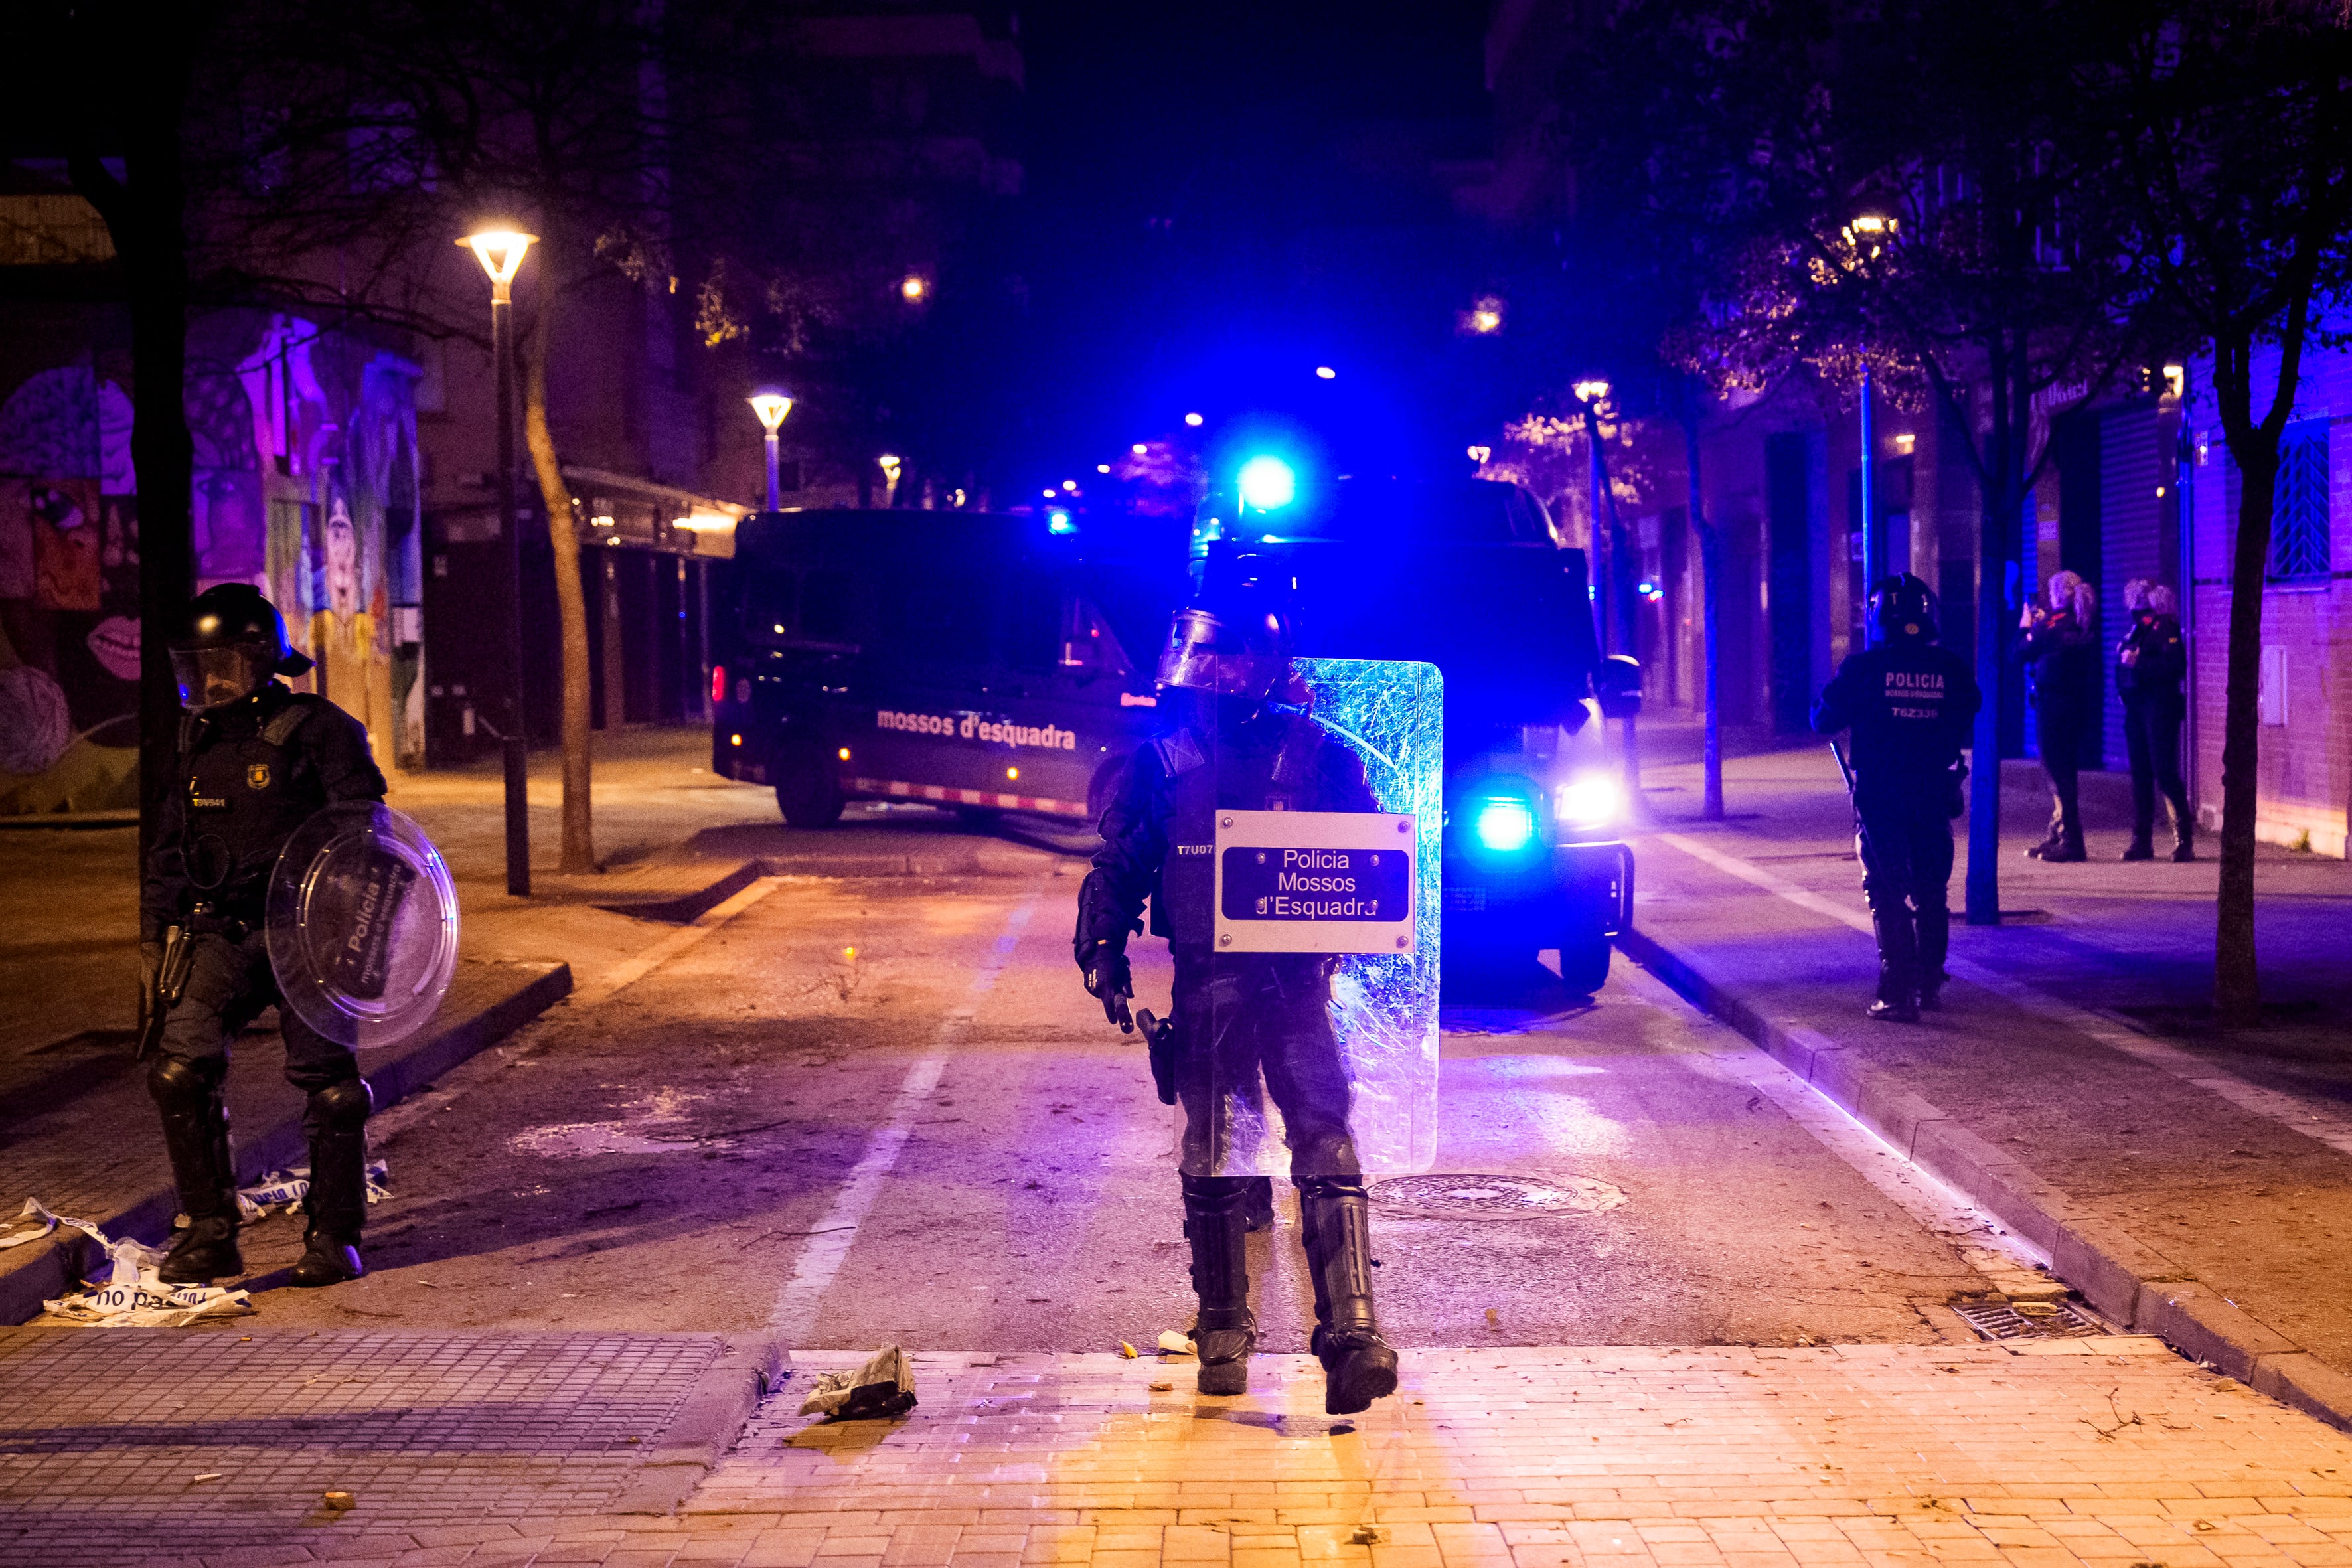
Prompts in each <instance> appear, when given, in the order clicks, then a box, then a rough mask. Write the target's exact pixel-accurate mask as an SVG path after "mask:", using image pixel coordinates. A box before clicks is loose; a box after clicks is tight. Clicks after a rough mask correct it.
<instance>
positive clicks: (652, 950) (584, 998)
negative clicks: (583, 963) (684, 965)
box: [572, 877, 784, 1007]
mask: <svg viewBox="0 0 2352 1568" xmlns="http://www.w3.org/2000/svg"><path fill="white" fill-rule="evenodd" d="M783 885H784V879H782V877H762V878H761V879H759V880H758V881H756V882H753V883H752V884H751V886H750V887H748V888H745V889H743V890H742V891H741V892H739V893H737V894H736V895H735V896H734V897H733V898H730V899H729V900H727V901H726V902H724V903H721V904H718V905H714V906H713V907H712V908H710V909H708V910H703V911H702V913H700V914H699V915H697V916H696V917H695V918H694V922H693V923H692V924H691V925H684V926H680V927H679V928H678V929H677V930H676V931H672V932H670V933H669V934H668V935H667V936H666V937H664V938H662V939H661V940H660V941H659V942H655V943H654V944H653V945H652V946H651V947H648V948H646V950H645V951H644V952H641V953H639V954H637V956H636V957H635V958H632V959H629V960H627V961H626V962H625V963H618V964H615V965H614V966H613V967H612V968H611V969H609V970H607V971H605V972H604V975H603V976H602V977H601V978H599V979H596V980H593V981H591V982H590V983H589V984H586V985H583V986H582V987H581V988H580V989H579V990H577V991H574V992H573V993H572V1005H573V1006H575V1007H593V1006H594V1005H596V1004H597V1003H599V1002H602V1001H604V1000H606V999H607V998H609V997H610V996H611V995H612V994H614V992H616V991H621V990H625V989H626V988H627V987H629V986H631V985H634V984H636V983H637V982H638V981H640V980H643V979H644V978H645V977H646V975H648V974H650V973H653V972H654V971H655V970H656V969H659V968H660V967H661V966H662V965H663V964H665V963H668V962H669V961H670V960H671V959H673V958H676V957H677V955H678V954H679V953H681V952H686V951H687V950H688V948H690V947H693V946H694V945H695V944H697V943H698V942H701V941H702V940H703V939H704V938H705V937H708V936H709V934H710V933H711V932H712V931H717V930H718V929H719V927H720V926H723V925H725V924H726V923H727V922H728V921H731V920H733V919H734V918H735V917H736V916H737V915H740V914H741V913H742V912H743V911H744V910H748V909H750V908H751V906H752V905H753V904H756V903H758V902H759V901H760V900H761V899H764V898H766V897H767V896H768V895H769V894H770V893H772V892H774V891H775V890H776V889H778V888H781V887H782V886H783Z"/></svg>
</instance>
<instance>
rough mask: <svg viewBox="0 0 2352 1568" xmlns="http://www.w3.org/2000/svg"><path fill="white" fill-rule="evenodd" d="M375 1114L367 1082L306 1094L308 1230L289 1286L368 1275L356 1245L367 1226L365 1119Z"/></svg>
mask: <svg viewBox="0 0 2352 1568" xmlns="http://www.w3.org/2000/svg"><path fill="white" fill-rule="evenodd" d="M374 1109H375V1096H374V1095H373V1094H372V1093H371V1092H369V1089H368V1086H367V1079H361V1078H354V1079H345V1080H344V1081H343V1082H341V1083H336V1084H330V1085H328V1086H327V1087H326V1088H325V1089H313V1090H311V1092H310V1105H309V1107H308V1108H307V1109H306V1110H304V1111H303V1113H302V1131H305V1132H307V1133H309V1134H310V1195H309V1196H308V1197H306V1198H304V1199H303V1200H302V1207H303V1210H304V1212H305V1213H307V1214H308V1215H310V1228H309V1229H308V1230H307V1231H305V1232H304V1233H303V1237H302V1242H303V1246H302V1261H301V1262H299V1263H297V1264H296V1265H295V1266H294V1272H293V1273H292V1274H291V1275H289V1277H288V1278H287V1281H286V1282H287V1283H288V1284H289V1285H300V1286H305V1287H309V1286H316V1285H340V1284H341V1283H342V1282H343V1281H344V1280H346V1279H358V1278H359V1277H360V1276H361V1275H362V1274H364V1273H366V1272H367V1265H366V1264H364V1263H362V1262H361V1261H360V1247H359V1242H360V1232H361V1231H362V1229H363V1228H365V1226H366V1225H367V1119H368V1113H369V1112H371V1111H373V1110H374Z"/></svg>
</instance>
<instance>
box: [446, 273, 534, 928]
mask: <svg viewBox="0 0 2352 1568" xmlns="http://www.w3.org/2000/svg"><path fill="white" fill-rule="evenodd" d="M537 238H538V236H537V235H530V234H521V233H518V232H516V231H515V230H513V229H504V228H496V229H485V230H483V231H482V232H480V233H478V234H471V235H467V237H465V238H463V239H461V240H459V241H458V242H457V243H458V244H459V245H461V246H464V247H467V249H469V250H471V251H472V252H473V253H474V255H475V257H476V258H478V259H479V260H480V262H481V264H482V270H483V271H485V272H487V273H488V274H489V275H490V361H491V363H492V365H493V367H494V375H495V379H496V381H497V384H498V405H499V413H498V419H499V443H498V446H499V456H498V462H499V527H500V528H501V529H503V530H505V531H506V536H507V562H508V567H509V571H510V572H512V574H513V575H514V584H513V589H514V606H513V615H512V617H511V624H510V625H509V627H508V639H507V668H508V678H507V679H508V685H507V694H508V695H507V730H506V733H505V735H504V736H502V737H501V739H502V740H503V741H504V742H505V760H506V815H507V891H508V893H509V894H510V895H511V896H513V897H515V898H518V899H527V898H529V897H530V787H529V786H530V741H529V740H528V738H527V736H526V731H525V729H524V721H523V691H522V654H523V648H522V527H521V525H520V523H519V522H518V521H516V519H515V495H514V468H515V459H514V374H513V367H512V364H511V363H510V362H511V361H512V360H513V358H514V353H513V347H514V340H513V331H514V327H513V323H512V321H510V320H509V318H510V317H511V316H512V314H513V311H514V292H513V285H514V278H515V273H516V271H517V270H518V269H519V268H520V267H521V266H522V258H523V253H524V252H526V251H528V250H529V249H530V247H531V245H532V243H533V242H534V241H535V240H536V239H537Z"/></svg>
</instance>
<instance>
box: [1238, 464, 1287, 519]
mask: <svg viewBox="0 0 2352 1568" xmlns="http://www.w3.org/2000/svg"><path fill="white" fill-rule="evenodd" d="M1241 490H1242V499H1243V500H1245V501H1247V502H1249V504H1250V505H1252V506H1254V507H1255V508H1257V509H1258V510H1260V511H1272V510H1275V509H1276V507H1285V506H1288V505H1289V504H1290V502H1291V498H1293V497H1294V496H1296V495H1297V494H1298V476H1297V475H1296V474H1294V473H1292V472H1291V471H1290V465H1289V464H1288V463H1286V462H1284V461H1283V460H1282V459H1281V458H1275V457H1258V458H1251V459H1250V460H1249V461H1248V462H1246V463H1244V464H1243V465H1242V472H1241Z"/></svg>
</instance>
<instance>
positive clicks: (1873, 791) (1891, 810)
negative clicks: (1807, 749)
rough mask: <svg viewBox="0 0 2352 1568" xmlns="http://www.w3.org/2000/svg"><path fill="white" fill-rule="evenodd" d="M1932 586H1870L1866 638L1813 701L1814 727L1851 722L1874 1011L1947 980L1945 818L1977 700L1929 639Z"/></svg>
mask: <svg viewBox="0 0 2352 1568" xmlns="http://www.w3.org/2000/svg"><path fill="white" fill-rule="evenodd" d="M1936 608H1937V606H1936V595H1934V594H1933V593H1932V592H1930V591H1929V589H1928V587H1927V584H1925V583H1923V582H1921V581H1920V580H1919V579H1918V578H1916V577H1914V576H1912V575H1911V574H1909V573H1907V572H1906V573H1904V574H1901V575H1899V576H1894V577H1886V578H1883V579H1881V580H1880V582H1879V583H1878V584H1877V586H1876V587H1875V588H1874V589H1873V591H1872V593H1871V595H1870V609H1869V621H1868V630H1869V636H1870V646H1869V647H1865V648H1864V649H1863V650H1862V651H1861V652H1859V653H1854V654H1849V655H1848V656H1847V657H1846V659H1845V662H1844V663H1843V664H1841V665H1840V666H1838V672H1837V674H1836V675H1835V676H1834V677H1832V679H1831V680H1830V683H1829V685H1828V686H1827V687H1826V688H1824V689H1823V690H1822V700H1821V701H1820V702H1818V703H1817V704H1815V705H1814V708H1813V729H1814V731H1816V732H1817V733H1820V734H1823V735H1834V734H1836V733H1837V732H1838V731H1841V730H1846V729H1851V730H1852V731H1853V772H1852V776H1851V781H1850V782H1851V784H1852V787H1853V809H1854V822H1855V831H1854V845H1855V848H1856V849H1857V851H1858V852H1859V853H1860V855H1861V858H1862V890H1863V896H1864V898H1865V899H1866V900H1868V901H1869V904H1870V918H1871V922H1872V924H1873V925H1874V926H1875V927H1876V928H1877V933H1878V994H1877V997H1876V999H1875V1000H1874V1001H1873V1002H1872V1003H1871V1005H1870V1009H1869V1011H1870V1016H1872V1017H1874V1018H1879V1019H1885V1020H1887V1021H1890V1022H1896V1023H1910V1022H1915V1021H1916V1020H1917V1018H1918V1016H1919V1009H1920V1008H1921V1007H1923V1006H1925V1007H1934V1006H1936V1005H1937V994H1938V993H1939V992H1940V991H1941V990H1942V989H1943V985H1944V982H1945V981H1946V980H1947V979H1948V976H1947V975H1946V974H1945V973H1944V955H1945V953H1946V952H1947V951H1948V949H1949V947H1950V945H1951V932H1952V913H1951V907H1950V904H1949V902H1948V896H1949V886H1950V882H1951V878H1952V818H1953V817H1955V816H1958V815H1959V814H1960V811H1961V809H1962V805H1963V802H1962V798H1961V794H1960V782H1961V779H1962V778H1963V777H1964V776H1965V770H1964V769H1963V767H1962V766H1961V763H1960V749H1961V748H1962V747H1963V746H1965V745H1967V744H1968V741H1969V726H1970V724H1971V723H1972V722H1973V721H1974V720H1975V718H1976V712H1977V705H1978V702H1979V694H1978V691H1977V683H1976V678H1975V677H1974V676H1973V675H1971V674H1970V673H1969V666H1968V661H1967V660H1965V659H1963V658H1960V656H1959V655H1958V654H1956V653H1954V652H1952V651H1951V650H1950V649H1949V648H1946V647H1938V646H1937V642H1936Z"/></svg>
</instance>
